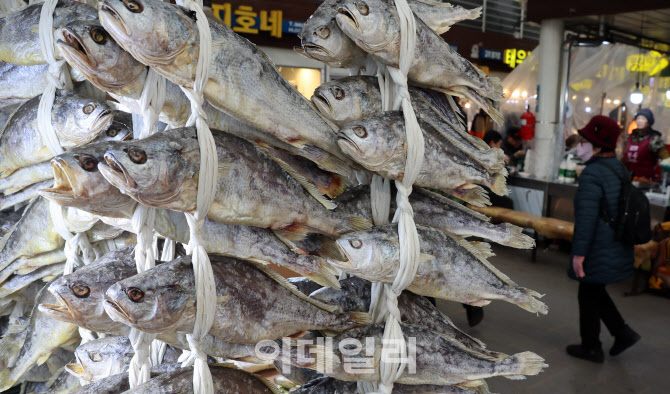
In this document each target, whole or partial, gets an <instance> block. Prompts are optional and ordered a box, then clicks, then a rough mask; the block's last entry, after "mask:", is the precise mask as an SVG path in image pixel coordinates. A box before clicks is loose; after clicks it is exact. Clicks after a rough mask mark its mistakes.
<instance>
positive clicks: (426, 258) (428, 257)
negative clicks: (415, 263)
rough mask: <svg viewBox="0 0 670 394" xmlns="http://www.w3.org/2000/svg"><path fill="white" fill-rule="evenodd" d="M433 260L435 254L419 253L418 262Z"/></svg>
mask: <svg viewBox="0 0 670 394" xmlns="http://www.w3.org/2000/svg"><path fill="white" fill-rule="evenodd" d="M431 260H435V256H433V255H432V254H428V253H421V254H420V255H419V263H425V262H427V261H431Z"/></svg>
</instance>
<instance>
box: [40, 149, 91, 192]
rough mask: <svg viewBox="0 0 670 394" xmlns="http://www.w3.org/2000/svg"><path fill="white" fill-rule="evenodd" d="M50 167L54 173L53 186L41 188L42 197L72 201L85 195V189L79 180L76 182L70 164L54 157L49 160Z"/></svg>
mask: <svg viewBox="0 0 670 394" xmlns="http://www.w3.org/2000/svg"><path fill="white" fill-rule="evenodd" d="M51 169H52V170H53V173H54V186H53V187H51V188H47V189H42V190H41V192H40V193H44V194H42V195H43V196H44V197H46V198H49V199H52V200H56V201H64V202H67V201H72V200H75V199H77V198H81V197H82V196H84V197H87V195H86V196H85V194H87V193H86V190H85V189H84V188H83V187H81V184H80V183H79V182H76V179H75V177H74V174H73V171H72V169H71V168H70V166H69V165H68V164H67V163H66V162H65V160H63V159H61V158H58V157H56V158H54V159H52V160H51Z"/></svg>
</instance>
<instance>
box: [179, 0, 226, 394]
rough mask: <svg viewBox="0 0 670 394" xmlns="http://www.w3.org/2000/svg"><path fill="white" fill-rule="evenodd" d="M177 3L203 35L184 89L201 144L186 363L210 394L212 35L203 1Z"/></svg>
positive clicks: (191, 218)
mask: <svg viewBox="0 0 670 394" xmlns="http://www.w3.org/2000/svg"><path fill="white" fill-rule="evenodd" d="M177 4H180V5H182V6H184V7H186V8H188V9H190V10H191V11H194V12H195V14H196V23H197V26H198V33H199V36H200V55H199V57H198V63H197V66H196V73H195V83H194V85H193V88H192V89H190V88H186V87H183V86H182V87H181V88H182V90H183V91H184V93H185V94H186V96H187V97H188V99H189V101H190V102H191V116H190V117H189V120H188V122H187V126H193V125H194V124H195V126H196V130H197V132H198V142H199V145H200V175H199V177H198V196H197V207H196V211H195V213H194V214H192V215H191V214H186V220H187V221H188V225H189V229H190V240H189V244H188V250H189V252H190V253H191V255H192V261H193V271H194V274H195V287H196V316H195V324H194V327H193V334H189V335H187V336H186V339H187V340H188V343H189V347H190V349H191V357H190V359H189V360H187V361H186V362H185V363H184V364H185V365H189V364H191V363H193V364H194V370H193V391H194V392H195V393H198V394H200V393H206V394H211V393H213V391H214V385H213V382H212V375H211V373H210V372H209V367H208V366H207V354H205V352H204V351H203V350H202V349H201V346H200V342H201V341H202V340H203V338H204V337H205V336H206V335H207V333H208V332H209V330H210V328H211V327H212V324H213V323H214V315H215V313H216V287H215V285H214V274H213V272H212V266H211V264H210V261H209V257H208V256H207V251H206V250H205V248H204V246H203V245H202V240H201V230H202V225H203V223H204V221H205V217H206V216H207V213H208V212H209V209H210V207H211V205H212V202H213V201H214V197H215V195H216V181H217V179H216V172H217V168H218V160H217V156H216V145H215V143H214V138H213V137H212V133H211V131H210V130H209V126H208V125H207V117H206V115H205V112H204V110H203V103H204V97H203V90H204V87H205V84H206V83H207V80H208V79H209V66H210V61H211V58H212V36H211V32H210V30H209V23H208V21H207V17H206V16H205V13H204V12H203V10H202V1H201V0H200V1H197V2H196V1H194V0H181V1H177Z"/></svg>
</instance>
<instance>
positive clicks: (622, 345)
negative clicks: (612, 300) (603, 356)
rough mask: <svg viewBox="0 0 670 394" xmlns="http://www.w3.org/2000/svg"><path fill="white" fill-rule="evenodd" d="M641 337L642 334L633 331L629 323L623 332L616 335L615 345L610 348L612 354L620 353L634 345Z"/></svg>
mask: <svg viewBox="0 0 670 394" xmlns="http://www.w3.org/2000/svg"><path fill="white" fill-rule="evenodd" d="M640 338H642V337H641V336H640V334H638V333H636V332H635V331H633V330H632V329H631V328H630V327H628V325H626V326H624V328H623V329H622V330H621V332H620V333H619V334H617V335H615V336H614V345H612V348H611V349H610V356H616V355H617V354H620V353H621V352H623V351H624V350H626V349H628V348H629V347H631V346H633V345H634V344H635V343H636V342H637V341H639V340H640Z"/></svg>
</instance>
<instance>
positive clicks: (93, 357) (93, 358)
mask: <svg viewBox="0 0 670 394" xmlns="http://www.w3.org/2000/svg"><path fill="white" fill-rule="evenodd" d="M88 358H90V359H91V361H93V362H94V363H98V362H100V361H102V356H101V355H100V353H98V352H95V351H91V352H88Z"/></svg>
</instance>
